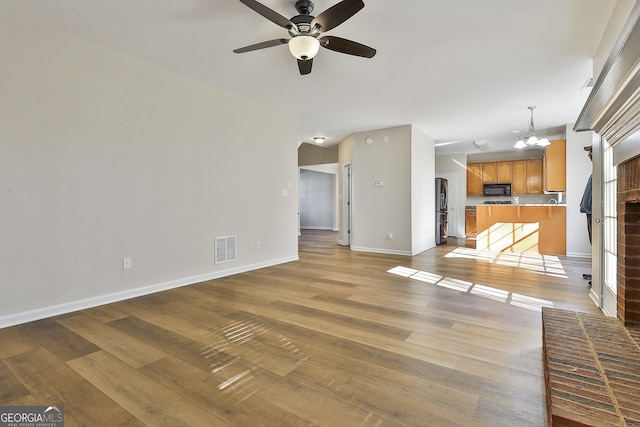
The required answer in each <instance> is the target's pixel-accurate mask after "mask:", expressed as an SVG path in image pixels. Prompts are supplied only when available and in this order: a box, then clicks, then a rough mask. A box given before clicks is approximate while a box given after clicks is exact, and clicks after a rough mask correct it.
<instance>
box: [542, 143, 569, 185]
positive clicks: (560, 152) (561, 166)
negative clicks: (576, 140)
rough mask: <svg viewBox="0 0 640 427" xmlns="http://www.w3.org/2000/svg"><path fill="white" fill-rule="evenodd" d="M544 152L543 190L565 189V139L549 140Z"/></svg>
mask: <svg viewBox="0 0 640 427" xmlns="http://www.w3.org/2000/svg"><path fill="white" fill-rule="evenodd" d="M550 142H551V145H549V146H547V148H546V149H545V152H544V189H545V191H566V189H567V140H566V139H557V140H554V141H550Z"/></svg>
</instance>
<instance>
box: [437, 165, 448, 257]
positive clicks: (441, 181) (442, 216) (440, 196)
mask: <svg viewBox="0 0 640 427" xmlns="http://www.w3.org/2000/svg"><path fill="white" fill-rule="evenodd" d="M447 204H448V200H447V180H446V179H445V178H436V245H441V244H443V243H447Z"/></svg>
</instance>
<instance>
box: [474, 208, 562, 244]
mask: <svg viewBox="0 0 640 427" xmlns="http://www.w3.org/2000/svg"><path fill="white" fill-rule="evenodd" d="M566 217H567V209H566V205H556V204H550V203H540V204H521V205H501V204H496V205H494V204H480V205H477V206H476V226H477V235H476V249H480V250H490V251H493V252H503V251H508V252H534V253H540V254H555V255H565V254H566V228H567V225H566Z"/></svg>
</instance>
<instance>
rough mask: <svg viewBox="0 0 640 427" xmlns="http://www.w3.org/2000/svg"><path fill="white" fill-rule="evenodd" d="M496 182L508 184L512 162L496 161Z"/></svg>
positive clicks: (511, 175)
mask: <svg viewBox="0 0 640 427" xmlns="http://www.w3.org/2000/svg"><path fill="white" fill-rule="evenodd" d="M496 169H497V174H498V176H497V182H498V183H499V184H510V183H511V180H512V179H513V173H512V169H513V162H510V161H508V162H498V163H497V167H496Z"/></svg>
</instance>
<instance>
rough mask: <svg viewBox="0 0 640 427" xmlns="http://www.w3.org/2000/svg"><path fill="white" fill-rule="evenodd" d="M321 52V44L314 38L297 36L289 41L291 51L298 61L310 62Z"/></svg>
mask: <svg viewBox="0 0 640 427" xmlns="http://www.w3.org/2000/svg"><path fill="white" fill-rule="evenodd" d="M319 50H320V42H319V41H318V39H317V38H315V37H312V36H304V35H302V36H296V37H294V38H292V39H291V40H289V51H291V54H292V55H293V56H295V57H296V58H298V59H301V60H303V61H308V60H309V59H313V57H314V56H316V55H317V54H318V51H319Z"/></svg>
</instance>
